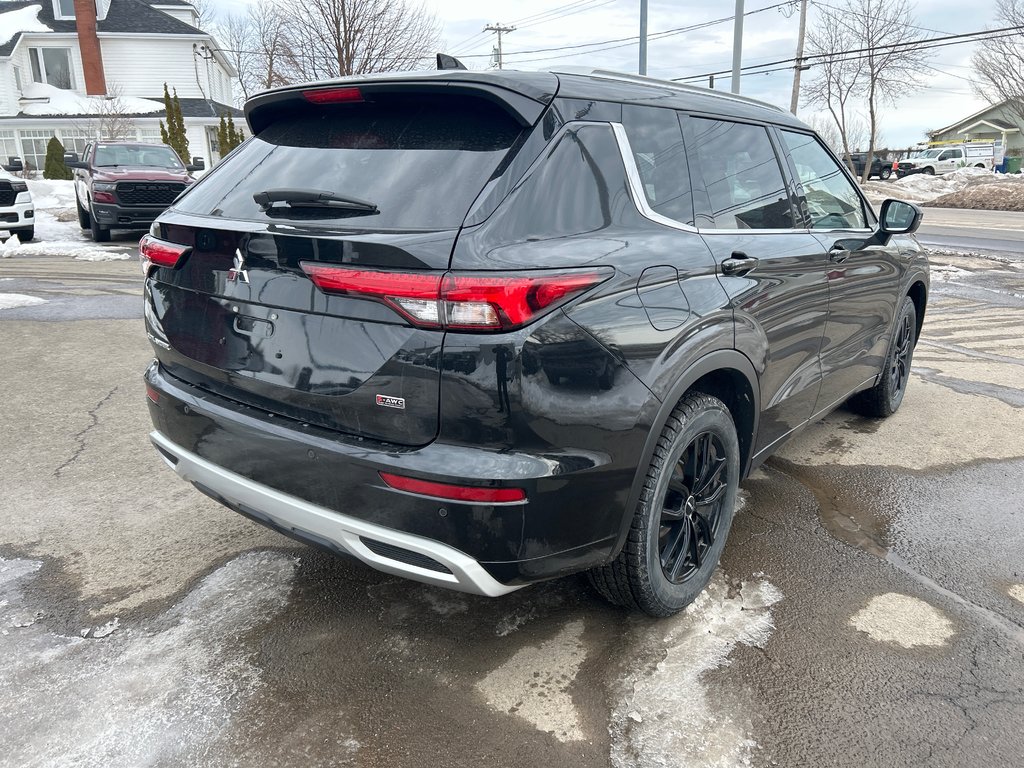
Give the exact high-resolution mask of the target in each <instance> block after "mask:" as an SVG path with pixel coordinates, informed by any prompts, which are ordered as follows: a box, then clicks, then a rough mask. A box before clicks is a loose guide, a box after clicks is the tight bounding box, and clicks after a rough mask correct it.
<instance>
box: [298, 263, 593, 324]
mask: <svg viewBox="0 0 1024 768" xmlns="http://www.w3.org/2000/svg"><path fill="white" fill-rule="evenodd" d="M300 266H301V267H302V269H303V271H304V272H305V273H306V274H307V275H309V277H310V279H311V280H312V281H313V282H314V283H315V284H316V285H317V287H318V288H320V290H322V291H324V292H325V293H337V294H343V295H348V296H356V297H361V298H367V299H374V300H376V301H380V302H382V303H384V304H387V305H388V306H389V307H391V308H392V309H394V310H395V311H396V312H398V313H399V314H400V315H402V316H403V317H404V318H405V319H406V320H408V321H409V322H410V323H412V324H413V325H416V326H419V327H421V328H446V329H448V330H455V331H507V330H511V329H513V328H519V327H521V326H523V325H526V324H528V323H530V322H532V321H533V320H535V319H537V318H538V317H540V316H541V315H544V314H546V313H548V312H550V311H551V310H553V309H555V308H556V307H558V306H560V305H561V304H564V303H565V302H566V301H568V300H569V299H571V298H572V297H574V296H576V295H578V294H580V293H582V292H583V291H586V290H588V289H590V288H593V287H594V286H595V285H597V284H599V283H601V282H604V281H605V280H607V279H608V277H609V276H610V274H611V270H605V269H599V270H582V271H581V270H573V271H559V272H555V271H545V272H532V273H531V272H523V273H517V274H514V275H507V276H499V275H495V274H493V273H489V272H452V273H447V274H442V273H440V272H379V271H371V270H362V269H351V268H348V267H338V266H333V265H327V264H322V263H317V262H310V261H303V262H301V263H300Z"/></svg>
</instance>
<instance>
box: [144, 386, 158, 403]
mask: <svg viewBox="0 0 1024 768" xmlns="http://www.w3.org/2000/svg"><path fill="white" fill-rule="evenodd" d="M146 397H148V398H149V399H150V400H152V401H153V402H154V403H157V404H158V405H159V403H160V393H159V392H157V391H156V390H155V389H153V387H152V385H150V384H147V385H146Z"/></svg>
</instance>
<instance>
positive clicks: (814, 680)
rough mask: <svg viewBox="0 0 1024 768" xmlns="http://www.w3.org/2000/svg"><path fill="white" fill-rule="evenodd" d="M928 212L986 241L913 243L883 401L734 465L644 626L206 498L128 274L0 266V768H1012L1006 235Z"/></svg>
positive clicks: (554, 593)
mask: <svg viewBox="0 0 1024 768" xmlns="http://www.w3.org/2000/svg"><path fill="white" fill-rule="evenodd" d="M935 210H936V209H928V211H927V213H926V216H928V218H927V219H926V221H927V222H928V223H927V224H926V226H925V228H924V229H923V230H922V239H923V240H924V241H925V242H928V241H929V238H932V237H950V238H956V239H957V242H958V243H960V244H961V245H960V246H959V247H960V248H961V249H962V250H964V251H968V252H971V253H972V254H982V255H981V256H979V255H967V256H964V255H956V254H954V253H950V252H948V251H943V252H941V253H939V254H937V255H936V257H935V258H934V266H935V278H934V282H933V290H932V295H931V299H930V306H929V310H928V314H927V317H926V320H925V329H924V334H923V336H922V339H921V342H920V344H919V346H918V349H917V352H916V355H915V360H914V369H913V376H912V381H911V385H910V389H909V391H908V393H907V396H906V399H905V401H904V403H903V407H902V408H901V410H900V411H899V412H898V413H897V414H896V415H895V416H894V417H892V418H890V419H888V420H885V421H873V420H868V419H864V418H861V417H859V416H855V415H854V414H852V413H850V412H848V411H845V410H839V411H837V412H835V413H834V414H832V415H831V416H829V417H828V418H827V419H825V421H824V422H822V423H820V424H817V425H814V426H811V427H809V428H808V429H806V430H805V431H804V432H803V433H801V434H800V435H799V436H797V437H796V438H794V439H793V440H792V441H791V442H790V443H789V444H788V445H787V446H786V447H785V448H784V449H783V451H782V452H781V453H780V454H779V455H778V456H777V457H775V458H773V459H771V460H770V461H769V462H768V463H767V464H766V465H765V466H764V467H763V468H762V469H760V470H759V471H757V472H756V473H755V474H754V475H753V476H752V477H751V478H750V479H748V480H747V481H745V482H744V483H743V488H742V494H741V498H742V508H741V509H740V511H739V513H738V515H737V518H736V521H735V523H734V527H733V531H732V533H731V536H730V541H729V544H728V546H727V547H726V551H725V555H724V558H723V560H722V565H721V568H720V569H719V572H718V573H717V575H716V576H715V578H714V579H713V581H712V583H711V585H710V587H709V588H708V590H706V592H705V593H704V594H703V595H702V596H701V597H700V598H699V599H698V601H697V602H696V603H695V604H694V605H693V606H692V607H691V608H690V609H689V610H688V611H687V612H685V613H684V614H683V615H681V616H679V617H676V618H674V619H671V620H666V621H653V620H650V619H646V618H643V617H637V616H631V615H628V614H626V613H623V612H622V611H619V610H617V609H614V608H611V607H609V606H606V605H605V604H604V603H602V602H601V601H600V600H599V599H598V598H596V597H595V596H594V595H593V594H592V593H591V592H590V591H589V590H588V589H587V587H586V586H585V584H584V583H583V581H582V580H581V579H578V578H569V579H563V580H559V581H556V582H550V583H546V584H543V585H538V586H534V587H531V588H527V589H523V590H520V591H518V592H515V593H513V594H511V595H509V596H506V597H503V598H499V599H493V600H491V599H485V598H476V597H469V596H465V595H460V594H456V593H451V592H447V591H443V590H439V589H433V588H429V587H424V586H421V585H417V584H413V583H410V582H406V581H402V580H399V579H395V578H392V577H390V576H386V575H383V574H379V573H376V572H374V571H371V570H368V569H367V568H365V567H363V566H361V565H359V564H357V563H352V562H349V561H346V560H341V559H338V558H336V557H334V556H331V555H329V554H325V553H323V552H320V551H318V550H315V549H312V548H308V547H305V546H301V545H299V544H296V543H295V542H293V541H291V540H289V539H286V538H283V537H281V536H279V535H277V534H275V533H273V532H271V531H268V530H266V529H264V528H261V527H259V526H256V525H254V524H252V523H250V522H248V521H247V520H245V519H243V518H241V517H240V516H238V515H236V514H234V513H232V512H229V511H227V510H226V509H223V508H222V507H220V506H218V505H217V504H215V503H214V502H212V501H210V500H209V499H207V498H206V497H204V496H202V495H201V494H199V493H198V492H197V491H195V490H193V489H191V488H190V487H188V486H186V485H185V484H184V483H182V482H181V481H180V480H178V479H177V477H176V476H175V475H174V474H173V473H172V472H171V471H170V470H169V469H167V468H166V467H165V466H164V464H163V462H162V461H161V460H160V458H159V457H158V455H157V454H156V452H155V451H154V450H153V449H152V447H151V446H150V444H149V442H148V439H147V437H146V435H147V432H148V430H149V419H148V415H147V412H146V408H145V405H144V391H143V387H142V381H141V374H142V372H143V370H144V369H145V367H146V365H147V364H148V362H149V360H150V359H151V357H152V355H151V352H150V349H149V345H148V342H147V340H146V338H145V333H144V331H143V326H142V321H141V300H140V298H139V293H140V288H141V275H140V274H139V269H138V265H137V263H135V262H95V263H93V262H79V261H72V260H70V259H68V258H67V257H56V256H47V255H46V254H45V253H39V252H35V253H34V254H33V255H32V256H29V257H23V258H11V259H4V260H0V306H11V308H8V309H0V349H2V350H3V355H4V362H3V364H2V366H0V390H2V391H3V393H4V406H3V408H0V657H2V658H3V659H4V661H5V663H4V664H3V665H2V666H0V734H4V735H3V737H2V742H3V747H4V748H3V749H2V750H0V765H3V766H18V767H19V768H20V767H21V766H63V765H97V766H98V765H112V764H113V765H222V764H223V765H228V764H232V765H261V766H267V765H301V766H319V765H323V766H328V765H353V766H373V767H377V766H382V767H383V766H388V767H389V768H390V767H391V766H417V767H419V766H423V765H436V766H445V767H446V768H447V767H448V766H473V767H474V768H477V767H478V766H482V765H500V766H530V767H531V768H534V767H535V766H547V765H564V766H573V767H575V766H609V765H611V766H616V768H619V767H622V766H652V767H653V766H804V765H814V766H962V765H985V766H989V765H991V766H1015V765H1024V734H1022V733H1021V727H1020V726H1021V723H1022V722H1024V498H1022V494H1021V492H1020V489H1021V487H1022V486H1024V439H1022V438H1021V435H1022V434H1024V376H1022V372H1024V371H1022V369H1024V337H1022V334H1021V318H1022V316H1024V315H1022V310H1024V261H1022V260H1021V252H1024V248H1022V249H1021V250H1020V251H1017V250H1014V248H1015V247H1016V246H1013V245H1012V243H1015V242H1018V241H1019V240H1020V238H1019V237H1018V235H1022V234H1024V226H1022V225H1020V224H1019V221H1020V220H1021V219H1020V217H1019V216H1018V224H1016V225H1015V226H1013V227H1002V228H999V227H996V226H995V225H994V224H993V222H994V221H995V219H994V218H993V219H990V218H989V216H988V214H987V213H982V212H972V213H971V214H966V215H965V214H961V213H959V212H958V213H954V214H952V215H948V216H947V215H946V213H945V212H941V213H939V214H935V215H933V211H935ZM961 216H962V217H963V219H962V220H960V221H959V222H958V221H957V217H961ZM1000 216H1002V215H1000ZM1011 216H1013V215H1011ZM997 218H998V217H997ZM940 229H945V230H947V232H946V233H945V234H943V232H939V231H938V230H940ZM996 230H998V231H997V235H998V236H997V237H989V235H990V234H992V233H993V232H995V231H996ZM950 231H951V232H952V234H949V233H948V232H950ZM993 241H998V242H999V243H1001V244H1002V246H1001V250H1000V249H996V248H995V246H994V245H993ZM1007 243H1009V244H1011V245H1006V244H1007ZM944 247H945V248H949V246H948V245H947V246H944ZM1018 261H1020V262H1021V263H1015V262H1018ZM11 296H14V297H29V298H30V299H32V301H28V300H27V299H24V298H22V299H20V300H19V299H7V300H6V302H7V303H6V304H4V297H11ZM39 300H42V302H44V303H40V301H39ZM19 301H20V303H21V306H12V305H14V304H18V303H19Z"/></svg>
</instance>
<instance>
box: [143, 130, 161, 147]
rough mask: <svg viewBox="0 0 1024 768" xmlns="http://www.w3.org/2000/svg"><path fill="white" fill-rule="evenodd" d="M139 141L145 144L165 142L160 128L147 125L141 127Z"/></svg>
mask: <svg viewBox="0 0 1024 768" xmlns="http://www.w3.org/2000/svg"><path fill="white" fill-rule="evenodd" d="M139 141H141V142H142V143H143V144H160V143H162V142H163V138H162V137H161V135H160V129H159V128H150V127H149V126H146V127H144V128H139Z"/></svg>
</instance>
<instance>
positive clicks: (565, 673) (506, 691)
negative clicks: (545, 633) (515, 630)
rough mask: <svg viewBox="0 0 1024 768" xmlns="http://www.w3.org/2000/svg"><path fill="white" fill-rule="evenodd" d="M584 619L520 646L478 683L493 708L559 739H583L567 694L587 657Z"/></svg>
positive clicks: (573, 705)
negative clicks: (521, 719) (542, 639)
mask: <svg viewBox="0 0 1024 768" xmlns="http://www.w3.org/2000/svg"><path fill="white" fill-rule="evenodd" d="M583 628H584V627H583V622H582V621H572V622H569V623H568V624H566V625H565V626H564V627H563V628H562V629H561V630H560V631H559V632H558V634H556V635H555V636H554V637H552V638H551V639H550V640H546V641H545V642H543V643H541V644H540V645H539V646H528V647H526V648H520V649H519V650H518V651H516V653H515V654H514V655H513V656H512V658H510V659H509V660H508V661H506V662H505V663H504V664H502V665H501V666H500V667H498V668H497V669H495V670H494V671H493V672H491V673H490V674H489V675H487V677H485V678H484V679H483V680H481V681H480V682H478V683H477V684H476V687H477V690H478V691H480V693H481V694H483V696H484V699H486V701H487V704H488V705H489V706H490V707H491V708H492V709H494V710H495V711H497V712H505V713H508V714H513V715H516V716H517V717H521V718H523V719H524V720H526V721H527V722H529V723H530V724H532V725H533V726H534V727H535V728H537V729H538V730H540V731H544V732H546V733H550V734H552V735H553V736H554V737H555V738H556V739H558V740H559V741H562V742H566V741H581V740H582V739H583V738H584V736H583V731H582V728H581V725H580V716H579V712H578V711H577V710H576V705H575V704H574V703H573V700H572V696H570V695H569V692H568V690H569V686H570V685H572V681H573V680H575V679H576V675H577V673H578V672H579V671H580V666H581V665H582V664H583V660H584V659H585V658H586V648H585V647H584V645H583Z"/></svg>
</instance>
